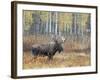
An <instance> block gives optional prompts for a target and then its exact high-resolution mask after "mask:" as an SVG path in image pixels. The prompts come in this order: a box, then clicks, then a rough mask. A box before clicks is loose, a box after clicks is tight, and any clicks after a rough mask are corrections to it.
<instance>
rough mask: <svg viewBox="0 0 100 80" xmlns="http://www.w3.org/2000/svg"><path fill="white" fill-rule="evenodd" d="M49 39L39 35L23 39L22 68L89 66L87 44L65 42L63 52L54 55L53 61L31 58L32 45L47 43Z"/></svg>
mask: <svg viewBox="0 0 100 80" xmlns="http://www.w3.org/2000/svg"><path fill="white" fill-rule="evenodd" d="M49 41H50V37H48V36H41V35H37V36H34V35H29V36H25V37H23V48H24V50H23V52H24V53H23V54H24V55H23V56H24V57H23V68H24V69H32V68H54V67H55V68H61V67H76V66H88V65H90V62H91V59H90V48H89V46H88V45H89V44H88V43H86V42H87V41H86V42H85V43H83V44H82V43H81V42H78V41H76V42H75V41H72V40H67V41H66V42H65V43H64V45H63V46H64V52H62V53H61V54H59V53H56V55H55V56H54V58H53V60H51V61H48V59H47V57H37V59H34V58H33V55H32V53H31V47H32V45H33V44H40V43H48V42H49Z"/></svg>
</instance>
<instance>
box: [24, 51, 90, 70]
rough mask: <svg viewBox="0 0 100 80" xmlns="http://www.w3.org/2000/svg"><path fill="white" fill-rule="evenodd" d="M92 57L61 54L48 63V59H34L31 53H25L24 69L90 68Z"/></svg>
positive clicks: (79, 54)
mask: <svg viewBox="0 0 100 80" xmlns="http://www.w3.org/2000/svg"><path fill="white" fill-rule="evenodd" d="M89 65H90V55H89V54H85V53H75V52H72V53H61V54H56V55H55V56H54V58H53V60H51V61H48V59H47V57H37V58H36V59H34V58H33V56H32V54H31V52H25V53H24V62H23V68H24V69H32V68H54V67H55V68H61V67H73V66H74V67H77V66H89Z"/></svg>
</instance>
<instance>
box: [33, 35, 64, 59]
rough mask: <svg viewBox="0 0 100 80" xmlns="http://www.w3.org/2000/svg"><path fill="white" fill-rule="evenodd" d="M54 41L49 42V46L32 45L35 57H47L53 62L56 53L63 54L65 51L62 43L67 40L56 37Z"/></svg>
mask: <svg viewBox="0 0 100 80" xmlns="http://www.w3.org/2000/svg"><path fill="white" fill-rule="evenodd" d="M52 39H53V42H49V43H47V44H35V45H32V54H33V56H34V57H37V56H47V57H48V59H49V60H52V59H53V56H54V55H55V54H56V52H59V53H61V51H63V46H62V43H63V42H64V41H65V38H64V37H56V36H54V37H53V38H52ZM59 39H61V40H59Z"/></svg>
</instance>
